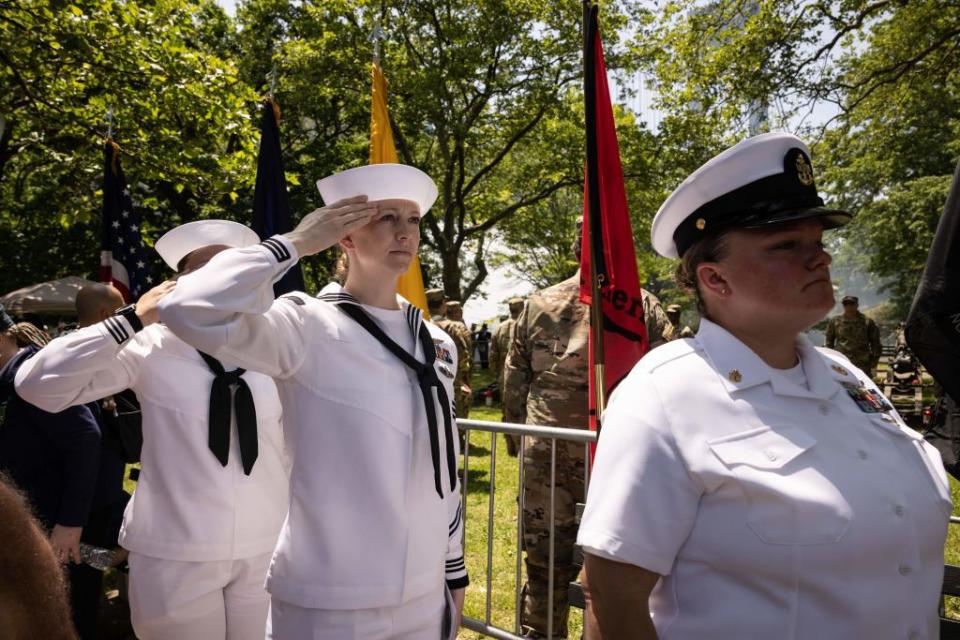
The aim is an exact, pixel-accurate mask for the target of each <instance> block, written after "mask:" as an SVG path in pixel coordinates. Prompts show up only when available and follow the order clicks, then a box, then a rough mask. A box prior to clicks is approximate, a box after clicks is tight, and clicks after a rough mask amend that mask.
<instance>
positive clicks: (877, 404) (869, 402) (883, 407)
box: [840, 382, 893, 413]
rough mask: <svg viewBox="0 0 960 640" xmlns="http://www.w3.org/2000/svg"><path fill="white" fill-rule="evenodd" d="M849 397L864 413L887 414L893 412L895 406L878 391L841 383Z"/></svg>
mask: <svg viewBox="0 0 960 640" xmlns="http://www.w3.org/2000/svg"><path fill="white" fill-rule="evenodd" d="M840 385H841V386H842V387H843V388H844V389H846V391H847V395H848V396H850V398H851V399H852V400H853V401H854V402H855V403H856V404H857V406H858V407H859V408H860V411H863V412H864V413H886V412H887V411H893V406H892V405H891V404H890V403H889V402H888V401H887V399H886V398H884V397H883V394H882V393H880V392H879V391H877V390H876V389H870V388H867V387H861V386H859V385H856V384H853V383H850V382H841V383H840Z"/></svg>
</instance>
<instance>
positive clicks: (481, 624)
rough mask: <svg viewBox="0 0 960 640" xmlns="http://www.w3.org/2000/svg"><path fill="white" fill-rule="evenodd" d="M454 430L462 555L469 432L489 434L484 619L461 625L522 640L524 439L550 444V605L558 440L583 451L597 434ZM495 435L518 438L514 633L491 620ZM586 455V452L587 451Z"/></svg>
mask: <svg viewBox="0 0 960 640" xmlns="http://www.w3.org/2000/svg"><path fill="white" fill-rule="evenodd" d="M457 427H458V428H459V429H460V430H461V431H463V432H464V436H465V437H464V442H465V445H464V449H463V468H462V477H461V487H463V490H462V494H463V495H462V498H461V499H462V501H463V502H462V505H461V508H462V513H463V532H464V533H463V535H464V552H466V536H467V493H468V491H467V487H468V484H467V482H468V477H469V472H470V432H471V431H484V432H488V433H490V493H489V498H488V500H489V503H488V505H487V567H486V571H485V575H484V579H485V586H486V593H485V596H484V597H485V603H484V617H483V619H482V620H478V619H476V618H469V617H467V616H464V617H463V621H462V624H463V626H464V627H465V628H467V629H470V630H471V631H476V632H478V633H481V634H483V635H484V636H487V637H490V638H499V639H501V640H523V639H522V638H521V637H520V636H519V635H517V634H518V633H519V632H520V610H521V607H522V602H521V594H520V588H521V584H522V583H521V574H522V564H521V563H522V562H523V450H524V445H525V444H526V442H525V441H526V437H527V436H535V437H537V438H540V439H549V440H550V510H549V523H550V524H549V545H550V546H549V557H548V561H549V565H550V571H549V574H548V576H549V579H548V583H547V601H548V602H551V603H552V602H553V592H554V586H555V585H554V583H553V580H554V570H553V569H554V553H555V551H554V529H555V526H556V525H555V522H554V519H555V518H554V515H555V509H556V468H557V440H566V441H570V442H580V443H583V446H584V447H585V448H589V446H590V445H591V444H592V443H594V442H596V441H597V435H596V433H594V432H592V431H587V430H585V429H570V428H562V427H540V426H533V425H526V424H515V423H510V422H489V421H486V420H467V419H459V418H458V419H457ZM497 434H509V435H516V436H519V437H520V446H519V451H520V453H519V454H518V455H519V458H520V459H519V464H518V465H517V467H518V482H517V492H518V496H517V546H516V568H515V575H514V628H513V630H512V631H511V630H508V629H502V628H500V627H497V626H494V625H493V622H492V618H491V613H492V612H491V602H492V596H493V594H492V586H493V575H492V568H493V540H494V536H493V513H494V505H495V500H496V489H497V475H496V472H497ZM587 453H588V454H589V451H587ZM586 460H587V464H586V466H585V468H584V490H585V491H586V487H587V485H588V483H589V480H590V456H589V455H587V456H586ZM547 635H548V637H553V607H550V608H549V610H548V612H547Z"/></svg>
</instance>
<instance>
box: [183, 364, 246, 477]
mask: <svg viewBox="0 0 960 640" xmlns="http://www.w3.org/2000/svg"><path fill="white" fill-rule="evenodd" d="M197 353H199V354H200V357H202V358H203V361H204V362H206V363H207V366H208V367H210V370H211V371H213V387H212V388H211V389H210V432H209V436H208V446H209V447H210V451H212V452H213V455H215V456H216V457H217V460H219V461H220V464H222V465H223V466H227V460H228V459H229V457H230V387H231V385H237V391H236V393H234V395H233V405H234V412H235V414H236V416H237V441H238V442H239V444H240V460H241V461H242V462H243V472H244V473H245V474H247V475H250V471H251V470H252V469H253V463H254V462H256V461H257V408H256V406H255V405H254V403H253V394H252V393H251V392H250V387H249V386H247V381H246V380H244V379H243V378H241V377H240V376H242V375H243V374H244V373H245V372H246V370H245V369H235V370H233V371H225V370H224V369H223V365H222V364H220V361H219V360H217V359H216V358H214V357H213V356H211V355H207V354H206V353H204V352H203V351H200V350H197Z"/></svg>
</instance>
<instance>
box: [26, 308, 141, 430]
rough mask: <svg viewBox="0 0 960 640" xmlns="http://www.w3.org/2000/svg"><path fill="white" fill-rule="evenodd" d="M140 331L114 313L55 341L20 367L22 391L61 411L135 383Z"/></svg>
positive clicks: (30, 399)
mask: <svg viewBox="0 0 960 640" xmlns="http://www.w3.org/2000/svg"><path fill="white" fill-rule="evenodd" d="M147 295H149V294H147ZM145 297H146V296H145ZM134 335H135V332H134V330H133V327H131V326H130V323H129V322H127V320H126V319H125V318H123V317H120V316H113V317H110V318H107V319H106V320H104V321H103V322H98V323H97V324H94V325H90V326H89V327H85V328H83V329H80V330H78V331H74V332H73V333H70V334H67V335H65V336H61V337H59V338H57V339H55V340H53V341H52V342H50V344H48V345H47V346H45V347H44V348H43V349H41V350H40V351H38V352H37V354H36V355H35V356H33V357H32V358H30V359H29V360H27V361H26V362H24V363H23V365H22V366H21V367H20V370H19V371H17V376H16V381H15V384H16V389H17V394H18V395H19V396H20V397H21V398H23V399H24V400H26V401H27V402H29V403H30V404H32V405H35V406H37V407H40V408H41V409H43V410H44V411H50V412H52V413H56V412H58V411H63V410H64V409H66V408H67V407H71V406H74V405H78V404H86V403H87V402H93V401H94V400H100V399H101V398H104V397H106V396H109V395H111V394H114V393H119V392H120V391H123V390H124V389H127V388H130V387H133V386H134V385H135V382H136V379H137V376H138V374H139V371H140V362H141V358H140V353H141V349H140V347H141V345H139V344H138V343H137V341H136V339H135V338H134Z"/></svg>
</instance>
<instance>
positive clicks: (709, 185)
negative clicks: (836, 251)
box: [650, 133, 852, 258]
mask: <svg viewBox="0 0 960 640" xmlns="http://www.w3.org/2000/svg"><path fill="white" fill-rule="evenodd" d="M851 217H852V216H851V215H850V214H849V213H847V212H846V211H839V210H837V209H829V208H827V207H825V206H824V204H823V199H821V198H820V196H819V195H818V194H817V186H816V184H815V183H814V175H813V165H812V164H811V163H810V150H809V148H808V147H807V145H806V144H804V142H803V141H802V140H800V138H798V137H796V136H795V135H792V134H789V133H764V134H761V135H758V136H754V137H752V138H747V139H746V140H743V141H742V142H740V143H738V144H736V145H734V146H733V147H730V148H729V149H727V150H726V151H724V152H723V153H721V154H720V155H717V156H715V157H713V158H711V159H710V160H709V161H708V162H707V163H706V164H704V165H703V166H702V167H700V168H699V169H697V170H696V171H694V172H693V173H692V174H690V176H689V177H688V178H687V179H686V180H684V181H683V183H682V184H681V185H680V186H679V187H677V188H676V190H675V191H674V192H673V193H671V194H670V197H669V198H667V199H666V201H664V203H663V205H662V206H661V207H660V210H659V211H658V212H657V215H656V216H655V217H654V219H653V225H652V226H651V228H650V238H651V241H652V243H653V248H654V249H655V250H656V252H657V253H659V254H660V255H662V256H665V257H667V258H677V257H680V256H682V255H683V254H684V252H685V251H686V250H687V249H689V248H690V247H691V246H692V245H693V244H694V243H696V242H697V241H699V240H701V239H703V238H706V237H709V236H712V235H716V234H718V233H721V232H723V231H728V230H730V229H748V228H754V227H761V226H765V225H770V224H776V223H780V222H789V221H791V220H802V219H804V218H820V220H821V221H822V222H823V228H824V229H834V228H836V227H841V226H843V225H845V224H846V223H847V222H849V221H850V218H851Z"/></svg>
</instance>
